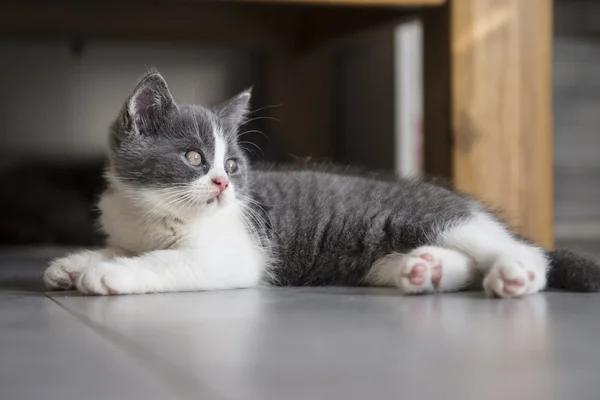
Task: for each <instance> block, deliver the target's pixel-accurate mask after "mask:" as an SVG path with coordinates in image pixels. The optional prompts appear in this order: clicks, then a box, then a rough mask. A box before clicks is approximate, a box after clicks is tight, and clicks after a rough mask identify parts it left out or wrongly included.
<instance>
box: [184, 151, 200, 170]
mask: <svg viewBox="0 0 600 400" xmlns="http://www.w3.org/2000/svg"><path fill="white" fill-rule="evenodd" d="M185 158H186V159H187V160H188V162H189V163H190V164H191V165H193V166H194V167H197V166H198V165H200V164H202V156H201V155H200V153H198V152H197V151H194V150H191V151H188V152H187V153H185Z"/></svg>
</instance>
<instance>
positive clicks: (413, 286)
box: [367, 211, 549, 298]
mask: <svg viewBox="0 0 600 400" xmlns="http://www.w3.org/2000/svg"><path fill="white" fill-rule="evenodd" d="M424 254H429V256H427V257H426V258H428V259H425V258H423V255H424ZM417 265H421V267H418V268H419V272H418V273H417V271H416V270H414V268H415V267H416V266H417ZM436 266H439V267H438V271H439V270H441V273H442V278H441V280H440V282H439V284H438V286H437V287H435V286H434V285H433V284H432V276H433V273H434V268H435V267H436ZM548 266H549V264H548V260H547V259H546V256H545V254H544V251H543V250H542V249H540V248H539V247H536V246H533V245H530V244H527V243H525V242H523V241H520V240H518V239H516V238H514V237H513V236H512V235H511V234H510V233H509V232H508V230H507V229H506V227H504V226H503V225H502V224H500V223H499V222H498V221H496V220H495V219H493V218H492V217H491V216H490V215H488V214H486V213H484V212H481V211H477V212H475V214H474V216H473V217H472V218H470V219H469V220H467V221H466V222H463V223H461V224H459V225H457V226H453V227H451V228H449V229H444V230H442V231H441V232H440V233H439V235H438V237H437V239H436V240H435V246H424V247H420V248H418V249H416V250H413V251H412V252H410V253H408V254H390V255H388V256H386V257H383V258H382V259H380V260H378V261H376V262H375V263H374V264H373V267H372V268H371V270H370V272H369V274H368V275H367V282H370V283H373V284H376V285H384V286H396V287H399V288H400V289H401V290H402V292H403V293H405V294H413V293H431V292H435V291H457V290H460V289H462V288H464V287H465V286H468V285H469V284H470V283H471V282H472V281H473V279H474V278H475V277H477V276H478V275H480V276H483V277H484V279H483V282H482V283H483V288H484V289H485V291H486V293H488V295H491V296H499V297H505V298H506V297H519V296H523V295H528V294H532V293H536V292H539V291H540V290H542V289H544V287H545V286H546V274H547V270H548ZM416 275H418V276H419V277H421V276H422V278H423V279H414V277H415V276H416ZM411 277H412V278H413V279H411ZM415 282H416V283H415Z"/></svg>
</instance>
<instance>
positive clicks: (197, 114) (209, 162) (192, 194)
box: [108, 71, 250, 218]
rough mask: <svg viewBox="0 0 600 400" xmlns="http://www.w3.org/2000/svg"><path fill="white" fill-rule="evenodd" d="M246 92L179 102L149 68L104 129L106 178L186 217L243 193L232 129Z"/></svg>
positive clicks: (239, 120) (145, 202) (241, 161)
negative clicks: (200, 102) (212, 101)
mask: <svg viewBox="0 0 600 400" xmlns="http://www.w3.org/2000/svg"><path fill="white" fill-rule="evenodd" d="M249 101H250V91H249V90H247V91H244V92H242V93H240V94H238V95H237V96H235V97H233V98H232V99H230V100H228V101H227V102H225V103H224V104H222V105H219V106H217V107H213V108H205V107H201V106H196V105H187V106H181V105H177V104H176V103H175V101H174V100H173V97H172V96H171V93H170V92H169V88H168V86H167V83H166V82H165V80H164V79H163V77H162V76H161V75H160V74H159V73H158V72H157V71H152V72H150V73H148V74H147V75H146V76H144V77H143V78H142V80H141V81H140V82H139V83H138V85H137V86H136V87H135V89H134V90H133V92H132V93H131V94H130V95H129V97H128V98H127V100H126V102H125V105H124V106H123V109H122V111H121V113H120V114H119V116H118V118H117V120H116V121H115V122H114V124H113V126H112V128H111V132H110V152H109V169H108V178H109V180H110V181H111V183H112V184H113V185H115V186H117V187H118V190H121V191H123V192H124V193H125V194H126V195H127V196H129V197H131V198H132V200H134V201H136V202H138V204H139V205H140V206H142V207H144V208H146V209H147V210H148V211H149V212H156V213H157V214H164V213H166V214H171V215H174V216H179V217H182V218H185V217H186V216H188V215H189V214H190V213H192V214H194V215H195V214H198V213H199V212H202V211H205V210H216V209H218V208H219V207H226V206H228V205H230V204H234V203H236V201H238V200H240V199H242V198H243V196H244V193H245V191H246V190H247V189H246V186H247V176H248V160H247V158H246V157H245V155H244V153H243V151H242V149H241V148H240V146H239V145H238V142H237V135H238V130H239V128H240V126H241V125H242V124H243V123H244V121H245V118H246V114H247V112H248V107H249Z"/></svg>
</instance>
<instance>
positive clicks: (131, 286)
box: [76, 261, 143, 295]
mask: <svg viewBox="0 0 600 400" xmlns="http://www.w3.org/2000/svg"><path fill="white" fill-rule="evenodd" d="M135 271H136V270H135V268H131V267H130V266H129V265H127V264H126V263H121V262H119V261H115V262H104V263H100V264H98V265H97V266H96V267H95V268H90V269H87V270H85V271H84V272H83V273H82V274H81V276H80V277H79V279H77V282H76V287H77V290H79V291H80V292H81V293H85V294H95V295H116V294H131V293H143V292H140V290H139V287H138V286H139V285H138V284H137V282H138V279H136V274H135Z"/></svg>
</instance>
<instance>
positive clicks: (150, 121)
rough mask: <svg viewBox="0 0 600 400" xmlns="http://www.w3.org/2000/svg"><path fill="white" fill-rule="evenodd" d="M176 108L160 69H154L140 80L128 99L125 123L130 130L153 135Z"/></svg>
mask: <svg viewBox="0 0 600 400" xmlns="http://www.w3.org/2000/svg"><path fill="white" fill-rule="evenodd" d="M176 110H177V104H175V101H174V100H173V96H171V92H169V87H168V86H167V82H166V81H165V79H164V78H163V77H162V76H161V75H160V74H159V73H158V71H152V72H150V73H148V74H147V75H146V76H144V77H143V78H142V79H141V80H140V82H139V83H138V84H137V86H136V87H135V89H134V90H133V92H132V93H131V95H130V96H129V98H128V99H127V104H126V105H125V108H124V110H123V123H124V125H125V129H126V130H127V131H128V132H135V133H138V134H142V135H151V134H153V133H154V132H155V131H156V127H157V126H159V124H160V123H161V122H162V121H164V120H165V119H166V118H168V117H169V115H171V114H172V113H173V112H174V111H176Z"/></svg>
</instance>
